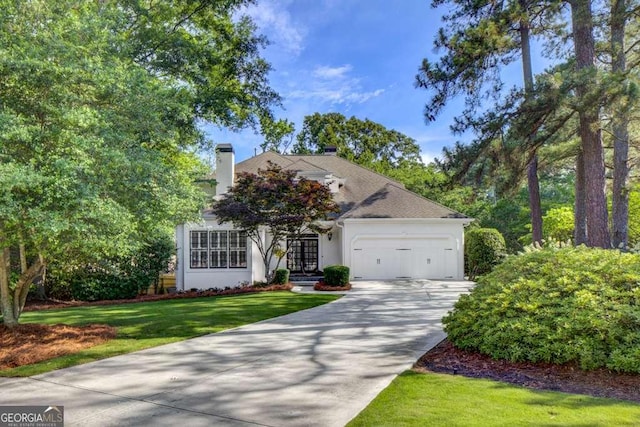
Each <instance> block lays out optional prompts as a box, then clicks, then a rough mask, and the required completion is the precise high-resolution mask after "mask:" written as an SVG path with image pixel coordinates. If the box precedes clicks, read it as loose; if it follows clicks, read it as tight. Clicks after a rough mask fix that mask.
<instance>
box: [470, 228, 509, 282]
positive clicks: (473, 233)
mask: <svg viewBox="0 0 640 427" xmlns="http://www.w3.org/2000/svg"><path fill="white" fill-rule="evenodd" d="M464 240H465V242H464V259H465V271H466V274H467V276H469V279H470V280H474V279H475V278H476V277H477V276H480V275H482V274H486V273H489V272H490V271H491V270H492V269H493V267H494V266H496V265H497V264H499V263H500V262H501V261H502V260H503V259H504V257H505V256H506V253H507V249H506V245H505V242H504V237H502V234H500V232H499V231H498V230H496V229H495V228H474V229H471V230H468V231H467V232H466V233H465V235H464Z"/></svg>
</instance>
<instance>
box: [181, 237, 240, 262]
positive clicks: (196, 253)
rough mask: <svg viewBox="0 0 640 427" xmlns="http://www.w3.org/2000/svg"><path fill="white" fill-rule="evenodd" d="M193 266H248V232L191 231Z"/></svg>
mask: <svg viewBox="0 0 640 427" xmlns="http://www.w3.org/2000/svg"><path fill="white" fill-rule="evenodd" d="M190 242H191V243H190V245H191V247H190V250H191V268H215V269H221V268H247V248H248V245H247V233H246V232H244V231H239V230H216V231H200V230H194V231H191V238H190Z"/></svg>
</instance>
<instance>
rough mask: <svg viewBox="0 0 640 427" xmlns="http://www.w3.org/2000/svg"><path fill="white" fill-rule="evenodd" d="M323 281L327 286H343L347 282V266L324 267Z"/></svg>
mask: <svg viewBox="0 0 640 427" xmlns="http://www.w3.org/2000/svg"><path fill="white" fill-rule="evenodd" d="M324 283H325V285H327V286H345V285H347V284H348V283H349V267H347V266H344V265H330V266H328V267H325V269H324Z"/></svg>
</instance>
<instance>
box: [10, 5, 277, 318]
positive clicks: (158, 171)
mask: <svg viewBox="0 0 640 427" xmlns="http://www.w3.org/2000/svg"><path fill="white" fill-rule="evenodd" d="M244 3H245V2H244V1H231V2H194V1H182V2H173V1H167V2H149V1H143V0H121V1H113V2H95V1H75V0H60V1H56V2H51V1H45V0H33V1H28V2H14V1H8V0H0V8H1V9H2V11H3V13H2V16H0V257H1V259H0V297H1V300H0V301H1V304H0V306H1V308H2V314H3V321H4V323H5V324H10V325H11V324H15V323H17V320H18V317H19V315H20V313H21V310H22V307H23V305H24V301H25V298H26V294H27V290H28V288H29V285H30V284H31V283H32V282H33V281H34V280H35V279H37V278H38V277H39V276H41V275H42V273H43V272H44V269H45V267H46V265H47V264H48V263H50V262H52V261H63V262H64V261H66V262H68V261H72V262H74V263H80V262H81V261H86V262H91V261H96V260H99V259H101V258H102V257H107V256H113V255H126V254H131V253H133V252H134V251H135V250H136V249H137V248H138V247H139V246H141V245H143V244H144V243H145V239H147V238H148V236H157V235H159V234H163V233H164V234H166V233H169V232H170V230H171V229H172V228H173V227H174V225H175V224H177V223H180V222H184V221H186V220H189V219H191V218H195V217H196V215H197V213H198V210H199V208H200V207H201V206H202V204H203V202H204V199H203V194H202V192H201V191H200V190H199V189H198V188H197V187H196V186H195V185H193V181H194V178H195V177H197V176H201V175H202V174H203V172H204V170H203V168H202V165H201V162H200V161H199V160H198V159H197V157H196V156H195V154H194V153H195V151H196V150H197V149H198V148H201V147H202V146H203V143H204V138H203V135H202V133H201V131H200V130H199V128H198V124H199V122H200V121H201V120H208V121H211V122H213V123H216V124H219V125H224V126H229V127H242V126H246V125H249V124H252V122H255V121H257V120H258V119H257V118H258V116H260V117H262V116H264V115H268V114H269V111H268V108H269V106H270V105H272V104H273V103H276V102H277V100H278V98H277V95H275V94H274V93H273V91H271V89H270V88H269V87H268V85H267V84H266V75H267V72H268V70H269V67H268V64H266V63H265V62H264V61H263V60H262V59H261V58H260V57H259V56H258V49H259V47H260V46H261V44H262V43H263V40H262V39H260V38H259V37H256V36H255V35H254V34H253V26H252V25H251V23H250V22H249V21H247V20H245V19H241V20H240V21H234V20H233V19H232V16H233V14H234V13H235V11H236V10H237V8H238V7H239V6H240V5H242V4H244ZM17 248H20V254H21V256H20V258H21V261H25V262H23V263H21V264H23V266H22V268H17V267H16V265H17V264H18V263H17V262H15V261H13V262H12V259H11V255H12V251H13V253H15V252H16V250H17ZM14 258H15V257H14ZM24 264H26V267H25V266H24ZM12 277H13V279H12ZM15 277H17V278H18V279H15Z"/></svg>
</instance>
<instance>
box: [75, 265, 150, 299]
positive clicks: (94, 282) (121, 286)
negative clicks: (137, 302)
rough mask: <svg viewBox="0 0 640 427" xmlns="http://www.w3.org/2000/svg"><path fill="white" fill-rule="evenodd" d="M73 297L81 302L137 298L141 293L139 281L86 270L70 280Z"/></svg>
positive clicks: (107, 272) (115, 273)
mask: <svg viewBox="0 0 640 427" xmlns="http://www.w3.org/2000/svg"><path fill="white" fill-rule="evenodd" d="M70 284H71V295H72V296H73V299H75V300H80V301H100V300H114V299H129V298H135V297H136V296H137V295H138V292H139V291H140V288H139V286H138V281H137V280H136V279H135V278H132V277H126V276H122V275H120V274H118V273H117V272H113V271H105V270H93V271H92V270H84V271H78V272H76V273H75V274H73V275H72V276H71V278H70Z"/></svg>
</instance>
